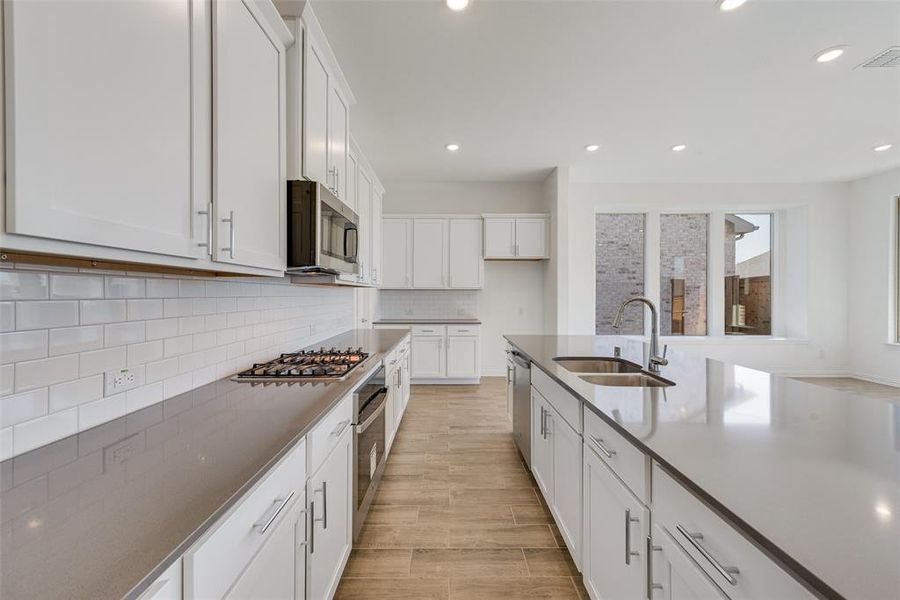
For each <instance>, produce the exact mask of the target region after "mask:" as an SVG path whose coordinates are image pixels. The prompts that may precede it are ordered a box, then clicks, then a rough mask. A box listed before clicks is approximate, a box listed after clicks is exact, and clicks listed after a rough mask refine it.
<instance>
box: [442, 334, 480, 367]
mask: <svg viewBox="0 0 900 600" xmlns="http://www.w3.org/2000/svg"><path fill="white" fill-rule="evenodd" d="M479 346H480V343H479V340H478V336H474V335H448V336H447V377H451V378H453V377H458V378H469V377H478V373H479V367H478V365H479V360H480V357H479V356H478V354H479Z"/></svg>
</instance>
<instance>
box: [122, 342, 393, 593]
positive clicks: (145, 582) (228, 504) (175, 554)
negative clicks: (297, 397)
mask: <svg viewBox="0 0 900 600" xmlns="http://www.w3.org/2000/svg"><path fill="white" fill-rule="evenodd" d="M407 337H408V336H403V337H402V338H400V340H398V341H397V343H396V344H394V345H393V346H391V348H390V349H389V350H387V351H385V352H380V353H378V354H375V355H374V356H373V357H370V359H369V360H371V358H375V359H377V360H374V361H372V363H371V364H370V365H369V368H368V369H367V370H365V371H360V372H358V373H354V375H357V378H356V380H355V381H354V382H353V384H351V385H350V387H349V388H348V389H347V391H345V392H344V393H343V394H339V395H338V396H337V397H336V398H335V399H334V400H332V401H331V402H330V403H329V404H328V406H327V408H325V409H323V410H322V412H321V413H319V414H318V415H317V416H316V418H315V419H312V420H311V421H310V422H309V423H308V424H307V425H306V426H305V427H304V428H303V429H301V430H300V431H299V432H298V433H297V434H296V435H295V436H294V437H293V438H291V440H290V441H289V442H288V443H286V444H285V445H284V447H282V448H281V450H279V451H278V452H276V453H275V454H274V455H273V456H272V458H270V459H269V460H268V461H266V463H265V464H264V465H263V466H262V467H260V468H259V469H258V470H257V471H256V473H254V474H253V475H252V476H251V477H250V478H249V479H248V480H247V481H246V483H244V484H243V485H242V486H241V487H240V488H238V489H237V490H235V492H234V493H233V494H232V495H231V496H229V497H228V499H227V500H225V502H223V503H222V505H221V506H220V507H219V508H217V509H216V510H215V511H214V512H213V513H212V514H211V515H210V516H209V517H207V518H206V519H204V521H203V522H202V523H201V524H200V525H198V526H197V528H196V529H195V530H194V531H193V532H191V534H190V535H189V536H188V537H187V538H185V540H184V541H183V542H181V543H180V544H178V545H177V546H176V547H175V548H174V549H173V550H172V551H171V552H170V553H169V554H168V555H167V556H166V557H165V558H164V559H163V560H162V561H161V562H160V563H159V564H158V565H157V566H156V567H155V568H154V569H153V570H152V571H150V572H149V573H148V574H147V575H145V576H144V578H143V579H141V580H140V581H139V582H138V583H137V584H135V585H134V587H132V588H131V589H130V590H129V591H128V592H127V593H125V595H124V596H122V598H123V600H136V599H137V598H139V597H140V595H141V594H143V593H144V592H145V591H147V589H148V588H149V587H150V586H151V585H152V584H153V582H155V581H156V580H157V579H158V578H159V577H160V576H161V575H162V574H163V573H165V572H166V570H167V569H168V568H169V567H171V566H172V565H173V564H175V562H176V561H177V560H178V559H180V558H181V557H183V556H184V555H185V554H186V553H187V551H188V550H190V548H191V546H193V545H194V544H195V543H197V541H198V540H200V538H202V537H203V536H204V535H206V534H207V533H208V532H209V531H210V530H211V529H212V527H213V526H214V525H215V524H216V523H217V522H218V521H219V520H220V519H222V518H224V517H225V516H226V515H227V514H228V513H229V512H230V511H231V510H233V509H234V508H235V507H236V506H237V504H238V502H239V500H240V499H241V498H243V497H244V496H246V495H247V494H249V493H250V492H252V491H253V489H254V488H255V487H256V486H257V484H258V483H259V482H260V481H261V480H262V479H263V478H264V477H265V476H266V475H267V474H268V473H269V472H270V471H271V470H272V469H273V468H275V467H276V466H277V465H278V463H279V462H281V459H283V458H284V457H285V455H287V454H288V453H289V452H290V451H291V450H292V449H293V448H294V447H295V446H296V445H297V444H298V443H300V441H301V440H303V438H304V437H306V434H307V433H309V432H310V431H311V430H312V429H313V428H314V427H315V426H316V425H318V423H319V421H321V420H322V419H323V418H324V417H325V416H326V415H328V413H329V412H331V410H332V409H333V408H334V407H335V405H337V404H338V403H339V402H340V401H341V400H343V399H344V398H346V397H347V394H352V393H353V392H354V390H356V388H357V387H358V384H361V383H363V382H364V381H365V380H366V378H368V377H369V376H370V375H371V374H372V373H373V372H374V371H375V370H376V369H377V368H378V367H379V366H383V363H384V357H385V356H387V355H388V354H390V353H391V352H393V351H394V349H396V348H397V346H399V345H401V344H402V343H403V342H404V340H406V338H407ZM360 373H362V374H360Z"/></svg>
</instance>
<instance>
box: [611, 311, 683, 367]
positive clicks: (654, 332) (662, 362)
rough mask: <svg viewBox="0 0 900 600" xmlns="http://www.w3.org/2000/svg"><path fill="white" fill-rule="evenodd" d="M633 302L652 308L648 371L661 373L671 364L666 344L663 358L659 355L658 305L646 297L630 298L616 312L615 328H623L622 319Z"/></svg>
mask: <svg viewBox="0 0 900 600" xmlns="http://www.w3.org/2000/svg"><path fill="white" fill-rule="evenodd" d="M632 302H642V303H643V304H646V305H647V306H649V307H650V319H651V321H650V356H649V357H648V358H647V370H648V371H650V372H651V373H659V367H660V366H666V365H667V364H669V361H668V359H667V358H666V353H667V352H668V351H669V346H668V344H666V347H665V348H664V349H663V353H662V356H660V355H659V330H658V325H659V317H658V316H657V313H656V305H655V304H653V301H652V300H651V299H650V298H646V297H644V296H635V297H634V298H629V299H628V300H626V301H625V302H623V303H622V305H621V306H619V310H618V311H617V312H616V318H615V319H614V320H613V327H615V328H616V329H618V328H619V327H621V326H622V319H623V318H624V317H625V307H626V306H628V305H629V304H631V303H632Z"/></svg>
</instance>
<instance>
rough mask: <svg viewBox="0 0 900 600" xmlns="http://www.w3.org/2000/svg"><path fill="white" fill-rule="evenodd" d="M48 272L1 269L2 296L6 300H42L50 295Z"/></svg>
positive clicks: (0, 295)
mask: <svg viewBox="0 0 900 600" xmlns="http://www.w3.org/2000/svg"><path fill="white" fill-rule="evenodd" d="M48 290H49V285H48V276H47V274H46V273H28V272H22V271H6V270H4V271H0V298H3V299H4V300H40V299H44V298H47V297H48Z"/></svg>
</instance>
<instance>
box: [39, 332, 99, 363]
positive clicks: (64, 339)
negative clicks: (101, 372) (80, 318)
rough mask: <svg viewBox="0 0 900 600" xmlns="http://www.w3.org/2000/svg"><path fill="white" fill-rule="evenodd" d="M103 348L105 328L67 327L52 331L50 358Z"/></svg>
mask: <svg viewBox="0 0 900 600" xmlns="http://www.w3.org/2000/svg"><path fill="white" fill-rule="evenodd" d="M102 347H103V327H101V326H100V325H88V326H86V327H65V328H63V329H51V330H50V356H59V355H61V354H72V353H73V352H85V351H87V350H98V349H100V348H102Z"/></svg>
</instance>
